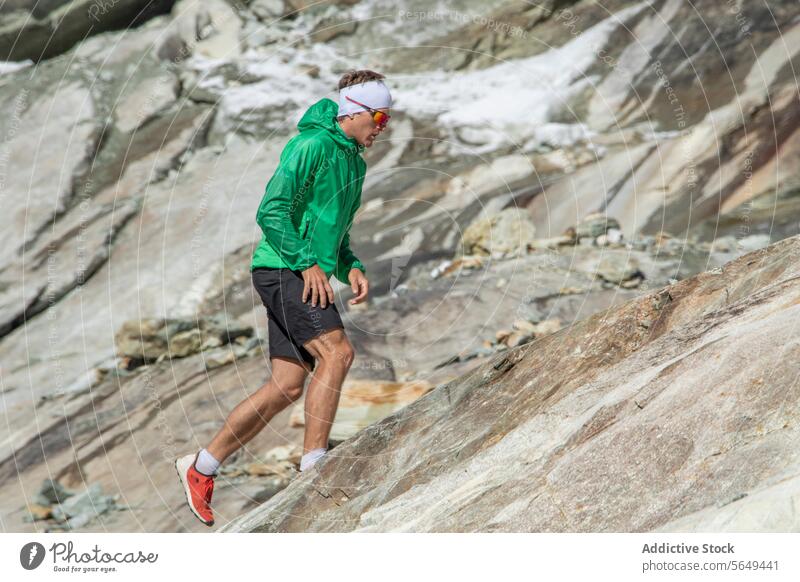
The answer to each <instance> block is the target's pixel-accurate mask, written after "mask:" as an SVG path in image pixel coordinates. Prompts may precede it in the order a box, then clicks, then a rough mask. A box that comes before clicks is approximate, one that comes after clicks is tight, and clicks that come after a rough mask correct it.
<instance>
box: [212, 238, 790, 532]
mask: <svg viewBox="0 0 800 582" xmlns="http://www.w3.org/2000/svg"><path fill="white" fill-rule="evenodd" d="M798 324H800V237H793V238H790V239H787V240H784V241H781V242H779V243H775V244H773V245H771V246H769V247H767V248H765V249H761V250H758V251H755V252H752V253H749V254H747V255H744V256H742V257H740V258H738V259H736V260H734V261H732V262H730V263H728V264H726V265H725V266H724V268H722V269H718V270H715V271H712V272H708V273H703V274H701V275H698V276H696V277H692V278H690V279H687V280H685V281H681V282H679V283H676V284H674V285H670V286H668V287H665V288H663V289H660V290H658V291H654V292H652V293H649V294H647V295H644V296H642V297H639V298H637V299H635V300H633V301H630V302H628V303H626V304H624V305H622V306H620V307H615V308H611V309H609V310H607V311H605V312H602V313H598V314H596V315H593V316H592V317H589V318H587V319H585V320H583V321H581V322H578V323H575V324H573V325H571V326H569V327H567V328H565V329H562V330H561V331H559V332H557V333H554V334H552V335H549V336H547V337H545V338H543V339H540V340H537V341H535V342H533V343H530V344H528V345H525V346H523V347H521V348H517V349H513V350H509V351H508V352H505V353H503V354H498V355H496V356H495V357H493V358H492V359H491V360H490V361H488V362H486V363H485V364H483V365H481V366H479V367H477V368H475V369H474V370H472V371H471V372H469V373H468V374H466V375H464V376H462V377H460V378H458V379H456V380H454V381H452V382H449V383H447V384H445V385H443V386H439V387H437V388H436V389H435V390H433V391H432V392H431V393H429V394H427V395H426V396H424V397H422V398H420V399H419V400H417V401H416V402H415V403H413V404H412V405H410V406H408V407H406V408H405V409H403V410H402V411H400V412H398V413H396V414H394V415H392V416H390V417H387V418H385V419H384V420H382V421H381V422H378V423H376V424H374V425H372V426H370V427H368V428H367V429H365V430H363V431H362V432H360V433H359V434H358V435H357V436H356V437H354V438H353V439H351V440H349V441H347V442H345V443H344V444H342V445H340V446H339V447H337V448H336V449H335V450H334V451H332V453H331V455H330V457H329V458H328V459H326V460H325V461H324V462H322V463H320V464H319V465H318V470H315V471H311V472H309V473H308V474H303V475H302V476H301V477H299V478H298V479H297V480H296V481H294V482H293V483H292V484H291V485H290V486H289V487H288V488H287V489H286V490H284V491H283V492H282V493H280V494H278V495H276V496H275V497H274V498H273V499H271V500H270V501H269V502H267V503H265V504H263V505H262V506H260V507H258V508H256V509H254V510H252V511H251V512H249V513H248V514H246V515H244V516H242V517H241V518H239V519H237V520H235V521H234V522H232V523H231V524H229V525H228V526H226V527H225V528H223V529H224V530H225V531H550V532H559V531H606V532H608V531H649V530H655V529H658V528H661V529H666V530H673V529H675V530H683V529H691V528H694V529H703V530H705V531H708V530H728V529H738V528H743V527H744V528H746V527H750V528H752V529H757V530H794V529H796V528H797V524H798V516H797V511H796V509H795V508H794V506H793V505H792V504H791V502H790V501H791V499H792V498H793V497H795V496H796V494H797V484H796V483H797V480H798V476H800V448H798V445H799V444H800V427H799V426H798V419H800V384H798V374H799V373H800V366H798V363H797V362H798V361H800V360H798V356H800V340H798V337H797V326H798ZM743 497H744V498H743ZM742 498H743V499H742ZM737 500H739V501H737ZM736 503H738V504H739V505H734V504H736ZM759 507H761V508H764V507H769V508H772V511H770V512H769V514H768V515H764V514H762V515H761V517H757V514H756V512H757V509H758V508H759ZM775 511H785V512H787V513H786V514H785V515H782V516H781V517H780V518H777V517H774V515H775ZM770 516H772V517H770Z"/></svg>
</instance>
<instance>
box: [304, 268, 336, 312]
mask: <svg viewBox="0 0 800 582" xmlns="http://www.w3.org/2000/svg"><path fill="white" fill-rule="evenodd" d="M303 281H304V282H305V285H303V303H305V302H306V300H307V299H308V296H309V294H310V295H311V305H313V306H314V307H316V306H317V300H319V306H320V307H321V308H322V309H325V308H326V307H327V306H328V303H333V289H332V288H331V285H330V283H328V277H327V276H326V275H325V271H323V270H322V269H320V268H319V265H314V266H312V267H309V268H308V269H306V270H305V271H303Z"/></svg>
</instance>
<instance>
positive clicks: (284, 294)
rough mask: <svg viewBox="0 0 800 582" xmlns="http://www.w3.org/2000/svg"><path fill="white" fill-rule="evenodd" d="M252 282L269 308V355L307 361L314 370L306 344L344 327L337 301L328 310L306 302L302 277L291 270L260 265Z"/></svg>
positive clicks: (265, 305) (309, 301) (329, 305)
mask: <svg viewBox="0 0 800 582" xmlns="http://www.w3.org/2000/svg"><path fill="white" fill-rule="evenodd" d="M251 275H252V277H253V285H254V286H255V288H256V291H258V294H259V295H260V296H261V301H262V302H263V303H264V307H266V308H267V319H268V320H269V324H268V327H267V331H268V335H269V356H270V358H274V357H275V356H282V357H286V358H292V359H295V360H301V361H305V362H307V363H308V364H309V365H310V366H311V369H312V370H313V369H314V363H315V362H314V356H312V355H311V354H310V353H309V352H308V350H306V349H305V348H304V347H303V344H304V343H306V342H307V341H309V340H312V339H314V338H315V337H317V336H318V335H320V334H321V333H323V332H325V331H327V330H329V329H336V328H341V329H344V325H343V324H342V318H341V317H340V316H339V310H338V309H337V308H336V304H335V303H328V305H327V306H326V307H325V309H322V308H321V307H320V306H319V300H317V305H316V307H314V306H312V305H311V296H310V294H309V298H308V301H307V302H306V303H303V285H304V283H303V276H302V274H301V272H300V271H293V270H291V269H285V268H283V269H281V268H271V267H257V268H255V269H253V271H252V273H251Z"/></svg>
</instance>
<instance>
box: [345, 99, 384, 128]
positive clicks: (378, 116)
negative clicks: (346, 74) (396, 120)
mask: <svg viewBox="0 0 800 582" xmlns="http://www.w3.org/2000/svg"><path fill="white" fill-rule="evenodd" d="M344 98H345V99H347V100H348V101H352V102H353V103H355V104H356V105H361V107H363V108H364V109H366V110H367V111H369V112H370V113H372V121H374V122H375V124H376V125H377V126H378V127H384V126H386V124H387V123H389V120H390V119H391V118H392V116H391V115H389V114H388V113H384V112H383V111H378V110H377V109H373V108H372V107H367V106H366V105H364V104H363V103H359V102H358V101H356V100H355V99H351V98H350V97H349V96H347V95H345V96H344Z"/></svg>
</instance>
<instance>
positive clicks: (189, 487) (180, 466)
mask: <svg viewBox="0 0 800 582" xmlns="http://www.w3.org/2000/svg"><path fill="white" fill-rule="evenodd" d="M199 454H200V453H196V454H194V455H186V456H185V457H180V458H179V459H178V460H176V461H175V470H177V471H178V478H179V479H180V480H181V485H183V490H184V492H185V493H186V502H187V503H188V504H189V509H191V510H192V513H194V514H195V516H197V519H199V520H200V521H202V522H203V523H204V524H206V525H208V526H212V525H214V514H213V513H212V512H211V507H210V506H209V504H210V503H211V495H212V493H214V477H211V476H209V475H203V474H202V473H200V472H199V471H198V470H197V469H195V468H194V463H195V461H196V460H197V456H198V455H199Z"/></svg>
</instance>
